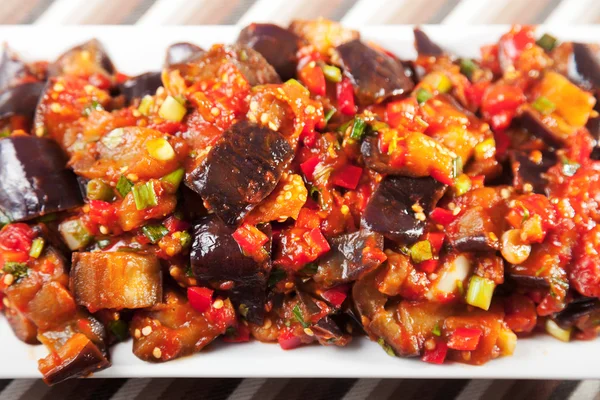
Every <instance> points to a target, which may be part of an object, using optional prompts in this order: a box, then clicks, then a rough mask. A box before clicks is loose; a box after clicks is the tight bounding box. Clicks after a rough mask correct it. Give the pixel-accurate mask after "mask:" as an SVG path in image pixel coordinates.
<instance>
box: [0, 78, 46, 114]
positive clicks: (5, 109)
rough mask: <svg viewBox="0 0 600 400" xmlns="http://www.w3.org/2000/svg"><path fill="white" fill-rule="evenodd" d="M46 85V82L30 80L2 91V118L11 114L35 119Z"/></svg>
mask: <svg viewBox="0 0 600 400" xmlns="http://www.w3.org/2000/svg"><path fill="white" fill-rule="evenodd" d="M45 86H46V84H45V83H44V82H28V83H23V84H20V85H17V86H13V87H10V88H8V89H6V90H4V91H2V92H0V119H2V118H6V117H10V116H11V115H22V116H24V117H27V118H28V119H30V120H31V119H33V116H34V114H35V108H36V107H37V104H38V101H39V99H40V96H41V95H42V93H43V92H44V88H45Z"/></svg>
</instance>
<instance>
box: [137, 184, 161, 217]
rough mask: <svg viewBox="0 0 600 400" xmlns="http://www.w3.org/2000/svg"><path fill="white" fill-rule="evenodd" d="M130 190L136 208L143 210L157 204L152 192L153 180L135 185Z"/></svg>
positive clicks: (154, 194)
mask: <svg viewBox="0 0 600 400" xmlns="http://www.w3.org/2000/svg"><path fill="white" fill-rule="evenodd" d="M131 191H132V192H133V200H134V201H135V208H137V209H138V210H145V209H146V208H150V207H154V206H156V205H157V204H158V199H157V198H156V193H155V192H154V182H152V181H149V182H146V183H142V184H138V185H135V186H134V187H133V188H132V189H131Z"/></svg>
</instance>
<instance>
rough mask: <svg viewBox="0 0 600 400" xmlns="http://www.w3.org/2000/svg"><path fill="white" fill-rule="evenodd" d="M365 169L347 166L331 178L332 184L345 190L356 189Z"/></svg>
mask: <svg viewBox="0 0 600 400" xmlns="http://www.w3.org/2000/svg"><path fill="white" fill-rule="evenodd" d="M362 172H363V169H362V168H360V167H356V166H354V165H349V164H348V165H345V166H343V167H342V168H340V169H339V170H337V171H336V172H335V173H333V174H332V176H331V183H333V184H334V185H336V186H340V187H343V188H345V189H351V190H354V189H356V186H358V181H359V180H360V176H361V175H362Z"/></svg>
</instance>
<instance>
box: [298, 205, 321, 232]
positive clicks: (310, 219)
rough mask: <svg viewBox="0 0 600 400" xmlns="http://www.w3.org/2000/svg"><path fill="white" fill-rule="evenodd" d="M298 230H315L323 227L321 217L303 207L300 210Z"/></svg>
mask: <svg viewBox="0 0 600 400" xmlns="http://www.w3.org/2000/svg"><path fill="white" fill-rule="evenodd" d="M295 225H296V226H297V227H298V228H307V229H314V228H318V227H319V226H321V217H319V214H318V213H317V211H315V210H311V209H309V208H306V207H303V208H302V209H300V213H299V214H298V219H297V220H296V224H295Z"/></svg>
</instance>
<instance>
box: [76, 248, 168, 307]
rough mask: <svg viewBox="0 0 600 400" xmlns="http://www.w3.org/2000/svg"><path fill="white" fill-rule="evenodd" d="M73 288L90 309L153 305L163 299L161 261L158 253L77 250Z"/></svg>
mask: <svg viewBox="0 0 600 400" xmlns="http://www.w3.org/2000/svg"><path fill="white" fill-rule="evenodd" d="M71 292H72V293H73V296H74V297H75V301H76V302H77V304H78V305H81V306H84V307H86V308H87V309H88V310H90V312H96V311H97V310H101V309H105V308H110V309H117V310H120V309H123V308H129V309H135V308H146V307H151V306H153V305H155V304H157V303H159V302H160V301H161V299H162V272H161V268H160V263H159V261H158V259H157V258H156V256H154V255H145V254H138V253H131V252H110V253H101V252H93V253H86V252H76V253H73V260H72V268H71Z"/></svg>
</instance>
